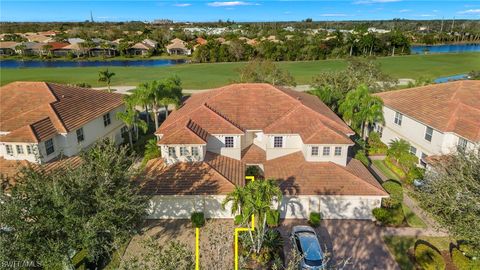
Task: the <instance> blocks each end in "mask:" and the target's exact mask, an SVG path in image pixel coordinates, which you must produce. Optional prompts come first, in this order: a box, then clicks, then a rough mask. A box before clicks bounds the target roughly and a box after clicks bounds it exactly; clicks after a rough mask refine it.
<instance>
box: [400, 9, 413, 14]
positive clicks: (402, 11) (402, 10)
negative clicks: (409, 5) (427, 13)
mask: <svg viewBox="0 0 480 270" xmlns="http://www.w3.org/2000/svg"><path fill="white" fill-rule="evenodd" d="M410 11H412V10H411V9H400V10H399V11H398V12H400V13H405V12H410Z"/></svg>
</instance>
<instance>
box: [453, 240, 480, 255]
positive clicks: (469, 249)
mask: <svg viewBox="0 0 480 270" xmlns="http://www.w3.org/2000/svg"><path fill="white" fill-rule="evenodd" d="M478 248H480V247H478ZM458 249H459V250H460V251H461V252H462V253H464V254H465V255H466V256H467V257H470V258H471V257H474V256H475V255H474V254H473V252H474V251H475V250H478V249H477V248H476V247H475V246H474V245H473V244H470V243H468V242H465V241H460V243H459V244H458Z"/></svg>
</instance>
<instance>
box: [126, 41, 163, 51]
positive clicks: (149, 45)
mask: <svg viewBox="0 0 480 270" xmlns="http://www.w3.org/2000/svg"><path fill="white" fill-rule="evenodd" d="M157 48H158V42H156V41H154V40H151V39H148V38H147V39H144V40H142V41H141V42H137V43H135V44H133V45H132V46H131V47H130V48H129V49H128V52H129V54H132V55H148V54H149V53H152V52H154V51H155V50H156V49H157Z"/></svg>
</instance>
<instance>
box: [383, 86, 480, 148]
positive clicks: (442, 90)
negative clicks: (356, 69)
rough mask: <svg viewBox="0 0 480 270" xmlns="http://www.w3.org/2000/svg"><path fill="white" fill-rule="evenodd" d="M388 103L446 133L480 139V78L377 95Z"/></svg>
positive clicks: (474, 140) (469, 138)
mask: <svg viewBox="0 0 480 270" xmlns="http://www.w3.org/2000/svg"><path fill="white" fill-rule="evenodd" d="M376 95H377V96H379V97H381V98H382V99H383V102H384V104H385V106H387V107H389V108H392V109H393V110H395V111H398V112H401V113H403V114H405V115H407V116H409V117H412V118H414V119H416V120H418V121H420V122H422V123H424V124H426V125H428V126H430V127H432V128H435V129H437V130H440V131H442V132H453V133H456V134H458V135H460V136H462V137H464V138H466V139H468V140H470V141H473V142H478V141H480V81H478V80H477V81H468V80H466V81H457V82H447V83H442V84H432V85H427V86H422V87H416V88H409V89H403V90H397V91H389V92H383V93H378V94H376Z"/></svg>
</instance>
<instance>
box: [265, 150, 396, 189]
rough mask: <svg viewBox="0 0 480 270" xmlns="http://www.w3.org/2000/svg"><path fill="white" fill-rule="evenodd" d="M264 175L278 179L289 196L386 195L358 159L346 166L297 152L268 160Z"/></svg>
mask: <svg viewBox="0 0 480 270" xmlns="http://www.w3.org/2000/svg"><path fill="white" fill-rule="evenodd" d="M264 168H265V178H267V179H268V178H272V179H276V180H278V181H279V185H280V188H281V189H282V191H283V192H284V193H285V194H289V195H319V194H322V195H377V196H384V195H385V196H386V195H388V194H387V193H386V192H385V190H384V189H383V188H382V187H381V185H380V184H379V183H378V182H377V181H376V180H375V178H374V177H373V176H372V175H371V174H370V172H369V171H368V170H367V168H365V167H364V166H363V165H362V164H361V163H360V162H359V161H358V160H355V159H350V160H349V161H348V164H347V166H346V167H343V166H340V165H337V164H335V163H332V162H307V161H305V159H304V157H303V155H302V153H301V152H296V153H293V154H290V155H287V156H283V157H280V158H276V159H273V160H269V161H267V162H266V163H265V164H264Z"/></svg>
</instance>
